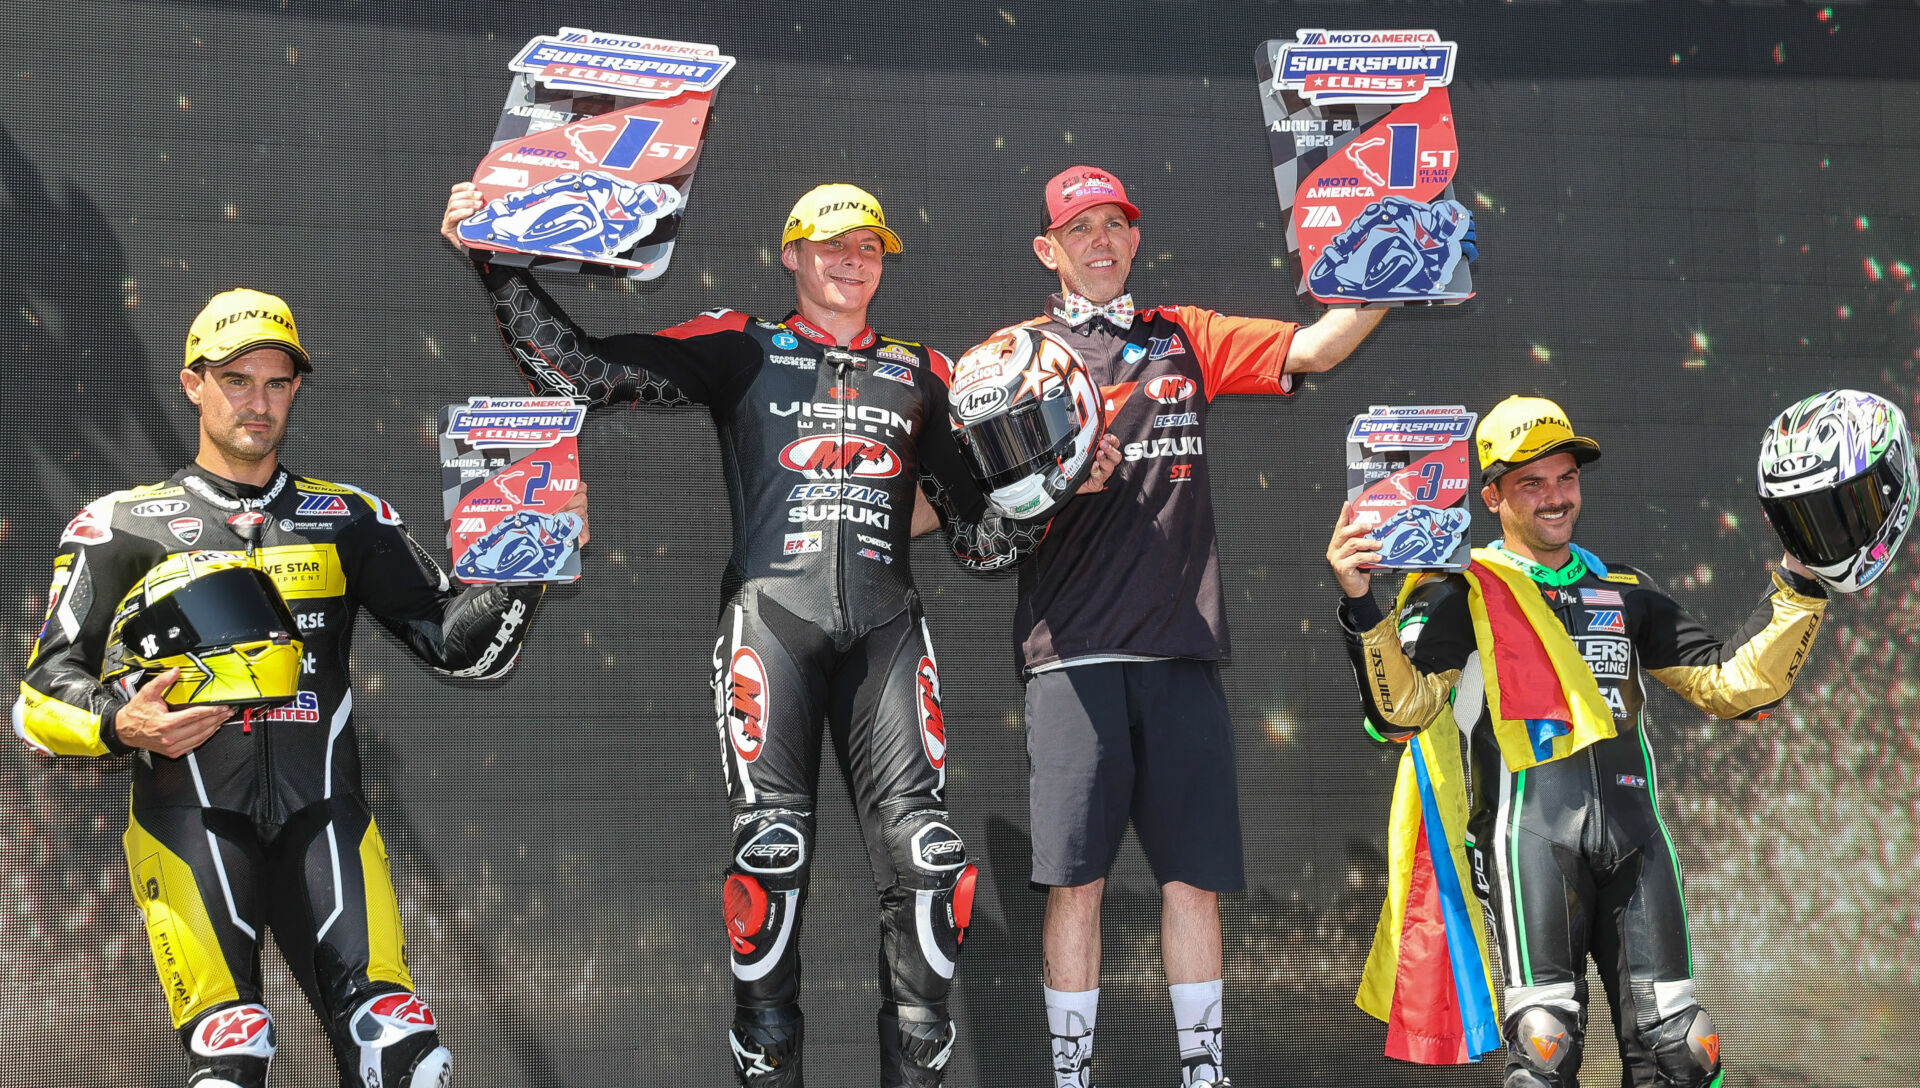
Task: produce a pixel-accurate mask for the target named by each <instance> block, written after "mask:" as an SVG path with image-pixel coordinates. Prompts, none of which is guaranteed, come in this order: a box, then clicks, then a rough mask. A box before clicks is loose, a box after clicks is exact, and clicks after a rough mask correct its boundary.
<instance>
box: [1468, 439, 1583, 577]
mask: <svg viewBox="0 0 1920 1088" xmlns="http://www.w3.org/2000/svg"><path fill="white" fill-rule="evenodd" d="M1480 498H1481V499H1482V500H1483V501H1485V502H1486V504H1487V509H1488V510H1491V511H1493V512H1494V513H1495V514H1497V515H1499V517H1500V531H1501V532H1502V533H1504V534H1505V535H1506V544H1507V550H1509V551H1512V552H1515V553H1517V554H1519V555H1523V556H1526V557H1527V558H1529V559H1532V560H1533V561H1534V562H1536V563H1539V564H1542V565H1543V566H1548V567H1552V568H1554V569H1558V568H1560V567H1561V566H1563V565H1565V563H1566V558H1567V554H1568V545H1569V544H1571V543H1572V542H1573V528H1574V526H1575V525H1576V524H1577V523H1578V522H1579V521H1580V465H1579V463H1578V462H1576V461H1575V460H1574V459H1573V454H1571V453H1556V454H1551V455H1549V456H1547V457H1542V458H1541V459H1540V460H1538V461H1534V462H1531V463H1529V464H1525V465H1521V466H1520V467H1519V468H1516V469H1514V470H1513V471H1511V472H1508V473H1507V474H1506V475H1504V476H1502V477H1500V478H1499V479H1497V480H1495V481H1494V482H1492V483H1490V484H1488V485H1487V486H1485V487H1483V488H1481V489H1480Z"/></svg>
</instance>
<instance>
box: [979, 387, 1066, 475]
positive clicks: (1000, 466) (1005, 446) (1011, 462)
mask: <svg viewBox="0 0 1920 1088" xmlns="http://www.w3.org/2000/svg"><path fill="white" fill-rule="evenodd" d="M1078 430H1079V427H1078V425H1077V424H1076V423H1075V422H1074V418H1073V398H1072V397H1069V396H1068V395H1067V391H1066V390H1065V389H1064V388H1056V389H1055V390H1053V391H1052V392H1051V394H1050V395H1049V396H1048V397H1046V398H1045V399H1044V400H1038V401H1033V400H1029V401H1027V402H1025V403H1024V404H1019V405H1016V406H1014V408H1013V409H1012V410H1011V411H1007V412H1001V413H999V414H996V415H992V416H988V417H987V418H985V419H979V420H975V421H974V422H972V423H969V424H966V425H964V426H962V427H959V428H958V429H956V430H955V431H954V437H955V438H956V439H958V440H959V443H960V450H961V452H962V453H963V454H965V455H966V458H967V462H968V465H969V467H971V468H972V469H973V476H974V479H976V480H978V481H979V482H980V484H981V486H982V487H985V488H986V489H987V490H989V491H993V490H998V489H999V488H1001V487H1004V486H1006V485H1007V484H1009V483H1013V482H1014V481H1016V480H1019V479H1021V478H1022V477H1024V476H1028V475H1031V474H1032V473H1033V471H1034V469H1035V467H1036V466H1038V465H1043V464H1051V463H1052V462H1054V461H1057V460H1058V459H1059V454H1060V451H1061V449H1062V446H1063V444H1065V443H1071V442H1072V441H1073V438H1074V435H1075V434H1076V433H1077V432H1078Z"/></svg>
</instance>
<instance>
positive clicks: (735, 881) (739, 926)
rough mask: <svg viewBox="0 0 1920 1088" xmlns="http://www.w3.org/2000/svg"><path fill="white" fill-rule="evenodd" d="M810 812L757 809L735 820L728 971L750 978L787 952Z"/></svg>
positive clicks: (808, 844)
mask: <svg viewBox="0 0 1920 1088" xmlns="http://www.w3.org/2000/svg"><path fill="white" fill-rule="evenodd" d="M812 840H813V820H812V814H811V813H804V812H795V811H793V810H791V809H781V808H775V809H758V810H755V811H752V812H747V813H742V814H741V815H739V816H737V817H735V818H734V825H733V844H734V846H733V864H732V865H729V866H728V867H727V884H726V888H725V891H724V906H725V921H726V928H727V940H728V942H729V943H731V944H732V945H733V973H734V975H735V976H736V977H738V978H741V979H744V980H747V981H752V980H755V979H758V978H760V977H762V976H764V975H766V974H767V973H768V972H769V971H771V970H772V969H773V967H774V965H775V964H776V963H777V962H778V961H779V959H780V957H781V954H782V953H783V952H785V951H786V947H787V944H788V941H789V940H790V939H791V937H792V935H793V927H794V923H795V921H796V919H797V916H798V914H799V910H800V889H802V888H804V887H805V886H806V883H807V867H808V865H809V863H810V862H811V861H812V855H813V842H812Z"/></svg>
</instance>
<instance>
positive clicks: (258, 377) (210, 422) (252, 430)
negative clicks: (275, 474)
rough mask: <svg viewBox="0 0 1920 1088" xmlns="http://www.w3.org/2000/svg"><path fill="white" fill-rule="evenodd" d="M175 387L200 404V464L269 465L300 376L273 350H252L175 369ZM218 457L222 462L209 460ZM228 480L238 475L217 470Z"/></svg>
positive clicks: (286, 358)
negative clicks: (213, 363)
mask: <svg viewBox="0 0 1920 1088" xmlns="http://www.w3.org/2000/svg"><path fill="white" fill-rule="evenodd" d="M180 387H181V388H182V389H183V390H185V391H186V394H187V399H188V400H190V401H192V402H193V403H194V404H196V405H198V406H199V408H200V451H201V458H200V459H201V460H202V461H203V462H206V463H207V464H206V467H207V468H208V469H211V470H213V471H215V472H221V469H222V467H223V465H224V466H225V467H229V468H230V467H232V466H253V465H258V464H260V463H261V462H263V461H265V462H268V463H269V467H270V466H271V461H272V459H273V458H274V451H275V450H276V449H278V448H279V446H280V440H281V439H282V438H283V437H285V436H286V433H287V416H288V415H289V413H290V412H291V411H292V409H293V394H294V393H295V392H296V391H297V390H298V389H299V388H300V375H299V374H298V373H296V372H295V371H294V366H293V358H292V356H290V355H288V354H287V353H286V352H285V351H282V350H281V349H279V348H255V349H253V350H252V351H249V352H247V353H245V354H243V355H239V356H236V357H234V358H233V359H232V360H231V361H229V362H226V363H224V364H222V365H220V366H207V367H196V368H194V369H190V370H183V371H181V372H180ZM214 460H219V461H221V462H222V463H223V464H222V465H216V464H213V463H211V462H212V461H214ZM222 475H226V476H228V478H230V479H237V478H238V474H236V473H233V472H231V471H228V472H222Z"/></svg>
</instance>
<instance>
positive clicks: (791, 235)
mask: <svg viewBox="0 0 1920 1088" xmlns="http://www.w3.org/2000/svg"><path fill="white" fill-rule="evenodd" d="M850 230H870V231H872V232H873V233H875V234H878V235H879V236H880V242H881V244H882V245H883V246H884V247H885V248H886V251H887V252H888V253H898V252H900V236H899V235H898V234H895V233H893V231H891V230H889V229H888V228H887V213H885V212H883V211H881V210H880V202H879V201H878V200H875V199H874V198H873V194H872V193H869V192H867V191H866V190H865V189H862V188H860V187H859V186H858V185H845V184H834V185H816V186H814V187H813V188H811V189H808V190H807V192H806V195H805V196H802V197H801V198H800V200H799V202H798V203H796V204H794V206H793V211H791V212H788V213H787V229H786V230H784V231H781V232H780V248H782V249H785V248H786V247H787V246H789V245H792V244H793V243H794V242H797V241H799V240H800V239H802V238H805V239H807V240H808V241H813V242H824V241H826V240H827V239H829V238H838V237H839V236H840V235H842V234H845V233H847V232H848V231H850Z"/></svg>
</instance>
